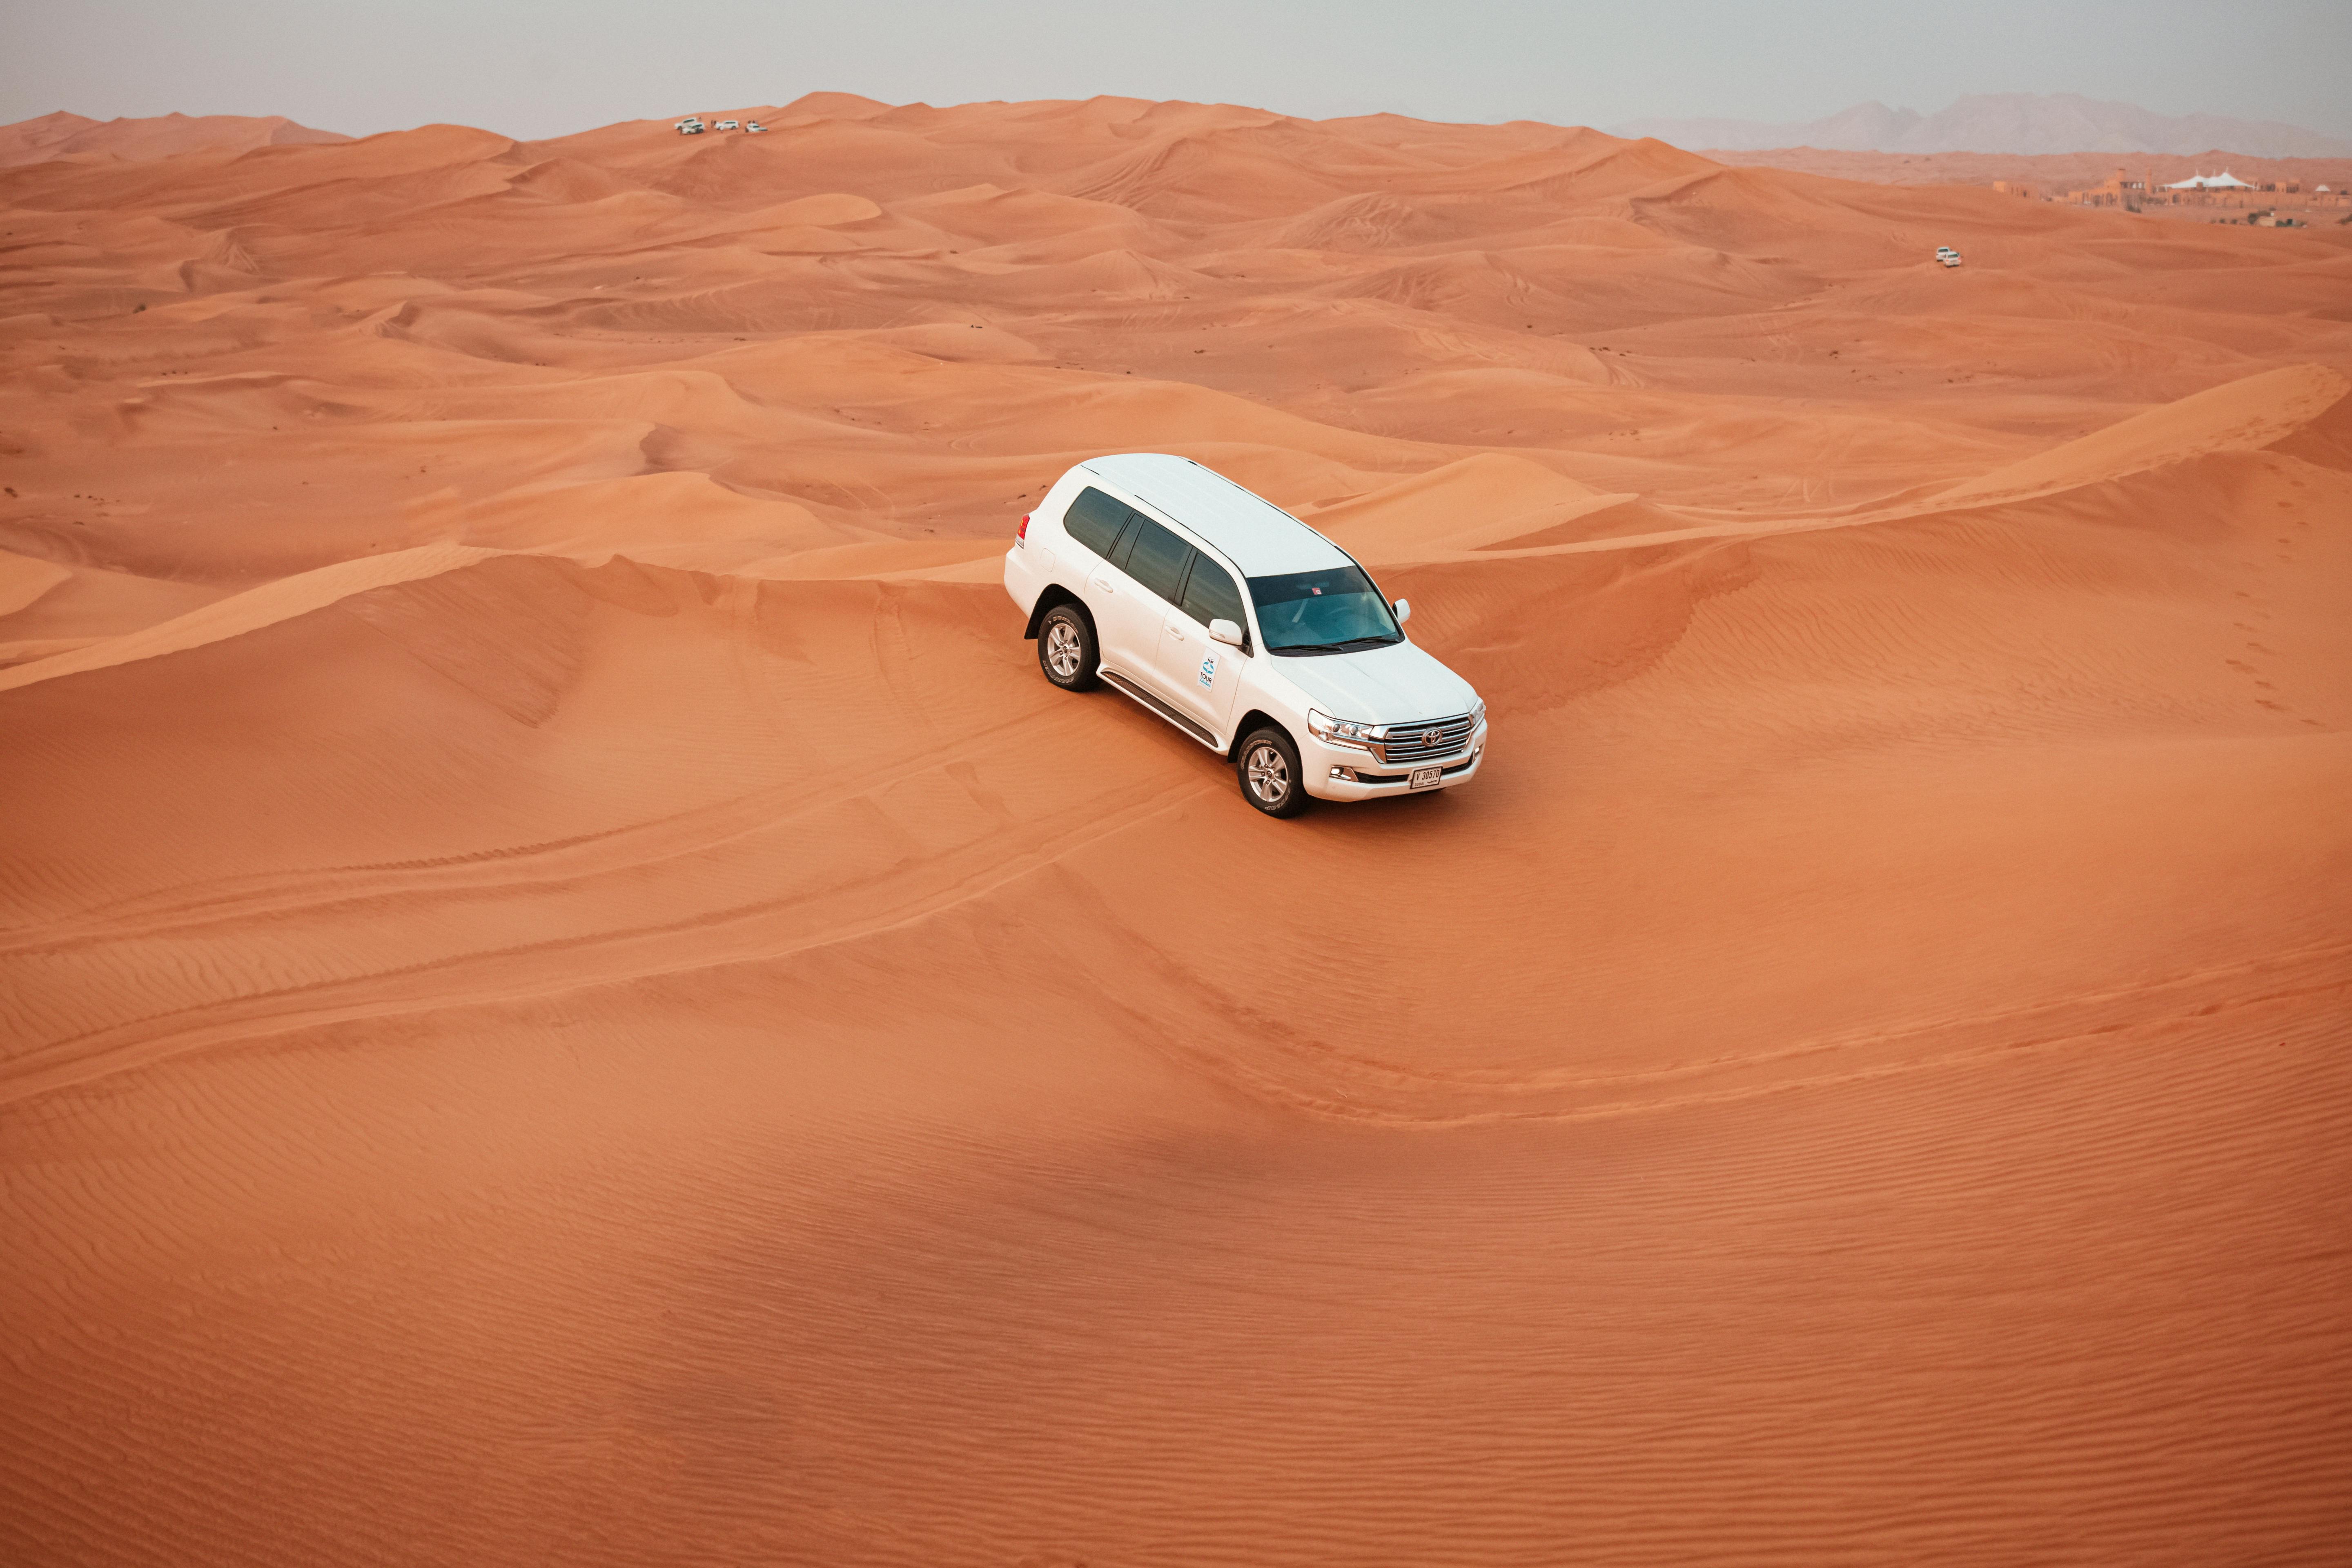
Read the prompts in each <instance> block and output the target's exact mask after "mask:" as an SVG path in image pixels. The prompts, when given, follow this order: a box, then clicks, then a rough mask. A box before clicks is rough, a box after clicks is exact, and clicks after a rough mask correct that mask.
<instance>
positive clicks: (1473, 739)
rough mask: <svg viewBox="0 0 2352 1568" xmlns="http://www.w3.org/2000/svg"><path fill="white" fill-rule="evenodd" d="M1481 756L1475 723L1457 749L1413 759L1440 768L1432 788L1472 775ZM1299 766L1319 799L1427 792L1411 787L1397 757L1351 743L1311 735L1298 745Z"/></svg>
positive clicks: (1481, 729)
mask: <svg viewBox="0 0 2352 1568" xmlns="http://www.w3.org/2000/svg"><path fill="white" fill-rule="evenodd" d="M1485 762H1486V725H1485V724H1480V725H1479V726H1478V727H1477V729H1475V730H1474V731H1471V732H1470V740H1469V742H1468V743H1467V744H1465V746H1464V747H1463V748H1462V750H1460V751H1459V752H1454V754H1453V755H1452V756H1450V757H1439V758H1436V759H1434V760H1433V761H1431V762H1425V763H1420V764H1418V765H1420V766H1422V767H1425V768H1426V767H1433V768H1436V769H1438V770H1440V771H1439V773H1438V775H1437V783H1436V784H1435V786H1434V788H1436V789H1452V788H1453V787H1454V785H1455V784H1468V783H1469V782H1470V781H1471V780H1472V779H1474V778H1476V777H1477V776H1478V769H1479V766H1480V764H1481V763H1485ZM1298 767H1299V772H1301V773H1304V774H1305V775H1306V784H1307V794H1308V795H1313V796H1314V797H1315V798H1317V799H1318V800H1379V799H1381V798H1382V797H1384V796H1387V795H1428V794H1430V793H1432V791H1431V790H1427V789H1419V790H1417V789H1415V788H1413V787H1412V770H1411V769H1409V768H1407V767H1405V766H1404V765H1403V764H1402V763H1381V760H1380V759H1379V758H1377V757H1375V756H1373V755H1372V754H1371V753H1370V752H1366V751H1361V750H1360V749H1358V748H1357V747H1354V746H1328V745H1325V744H1324V743H1323V742H1320V741H1318V740H1316V739H1315V738H1314V737H1312V736H1309V737H1308V738H1307V741H1306V742H1305V743H1303V744H1302V745H1300V746H1299V748H1298ZM1335 768H1343V769H1345V770H1347V771H1348V772H1349V773H1352V774H1354V775H1355V776H1354V777H1352V778H1337V777H1334V776H1333V773H1332V770H1333V769H1335Z"/></svg>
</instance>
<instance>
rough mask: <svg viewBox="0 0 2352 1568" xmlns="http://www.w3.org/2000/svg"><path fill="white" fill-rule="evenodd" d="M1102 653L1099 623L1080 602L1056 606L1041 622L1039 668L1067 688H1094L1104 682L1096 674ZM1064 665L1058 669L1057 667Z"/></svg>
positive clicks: (1038, 638) (1047, 612)
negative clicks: (1097, 637) (1097, 634)
mask: <svg viewBox="0 0 2352 1568" xmlns="http://www.w3.org/2000/svg"><path fill="white" fill-rule="evenodd" d="M1101 663H1102V655H1101V653H1100V652H1099V650H1097V647H1095V624H1094V622H1092V621H1090V620H1088V619H1087V613H1086V612H1085V611H1084V610H1082V609H1080V608H1078V607H1077V605H1055V606H1054V607H1053V608H1052V609H1050V610H1048V611H1046V612H1045V619H1044V620H1042V621H1040V622H1038V623H1037V668H1040V669H1042V670H1044V671H1045V679H1048V680H1050V681H1052V682H1053V683H1054V684H1055V685H1056V686H1058V687H1060V688H1061V689H1063V690H1065V691H1092V690H1093V689H1095V688H1096V687H1097V686H1100V685H1101V684H1102V679H1101V677H1099V676H1097V674H1096V673H1095V670H1096V668H1097V666H1099V665H1100V664H1101ZM1056 665H1060V666H1061V667H1062V668H1060V669H1056V668H1055V666H1056Z"/></svg>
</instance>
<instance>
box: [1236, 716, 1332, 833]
mask: <svg viewBox="0 0 2352 1568" xmlns="http://www.w3.org/2000/svg"><path fill="white" fill-rule="evenodd" d="M1234 777H1235V778H1236V779H1238V780H1239V781H1240V783H1241V786H1242V798H1243V799H1244V800H1245V801H1247V802H1249V803H1250V805H1254V806H1255V807H1256V808H1257V809H1258V810H1260V811H1262V812H1264V813H1265V814H1266V815H1267V816H1297V815H1298V814H1299V813H1300V812H1302V811H1305V810H1306V809H1307V801H1308V800H1310V799H1311V798H1313V797H1312V796H1310V795H1307V779H1306V776H1305V775H1304V774H1303V773H1300V772H1299V768H1298V748H1297V746H1296V745H1294V744H1293V743H1292V742H1291V739H1290V737H1289V736H1287V735H1286V734H1284V733H1283V732H1282V731H1279V730H1277V729H1276V728H1275V727H1274V726H1273V725H1271V724H1268V725H1266V726H1265V727H1264V728H1262V729H1256V730H1252V731H1250V732H1249V733H1248V734H1246V735H1244V736H1243V737H1242V743H1241V744H1240V745H1238V746H1235V747H1234Z"/></svg>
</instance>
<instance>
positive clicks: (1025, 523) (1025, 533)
mask: <svg viewBox="0 0 2352 1568" xmlns="http://www.w3.org/2000/svg"><path fill="white" fill-rule="evenodd" d="M1035 515H1036V514H1035V513H1034V512H1023V513H1022V514H1021V529H1020V531H1019V532H1017V533H1015V534H1014V535H1013V538H1015V539H1019V540H1024V541H1025V540H1027V539H1028V537H1029V520H1030V519H1031V518H1032V517H1034V516H1035Z"/></svg>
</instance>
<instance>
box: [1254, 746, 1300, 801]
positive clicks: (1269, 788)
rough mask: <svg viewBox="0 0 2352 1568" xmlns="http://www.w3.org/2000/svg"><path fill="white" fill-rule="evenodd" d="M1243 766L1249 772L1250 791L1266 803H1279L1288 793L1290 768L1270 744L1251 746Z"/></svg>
mask: <svg viewBox="0 0 2352 1568" xmlns="http://www.w3.org/2000/svg"><path fill="white" fill-rule="evenodd" d="M1243 766H1244V768H1246V769H1247V771H1248V773H1249V786H1250V793H1251V794H1252V795H1255V796H1257V798H1258V799H1260V800H1262V801H1264V802H1265V804H1266V805H1281V804H1282V801H1283V797H1284V796H1285V795H1288V794H1289V793H1290V768H1289V766H1288V765H1287V764H1286V763H1284V762H1283V760H1282V753H1281V752H1277V751H1276V750H1275V749H1274V748H1273V747H1272V746H1253V747H1252V748H1250V754H1249V757H1248V759H1247V760H1246V761H1245V762H1244V763H1243Z"/></svg>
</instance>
